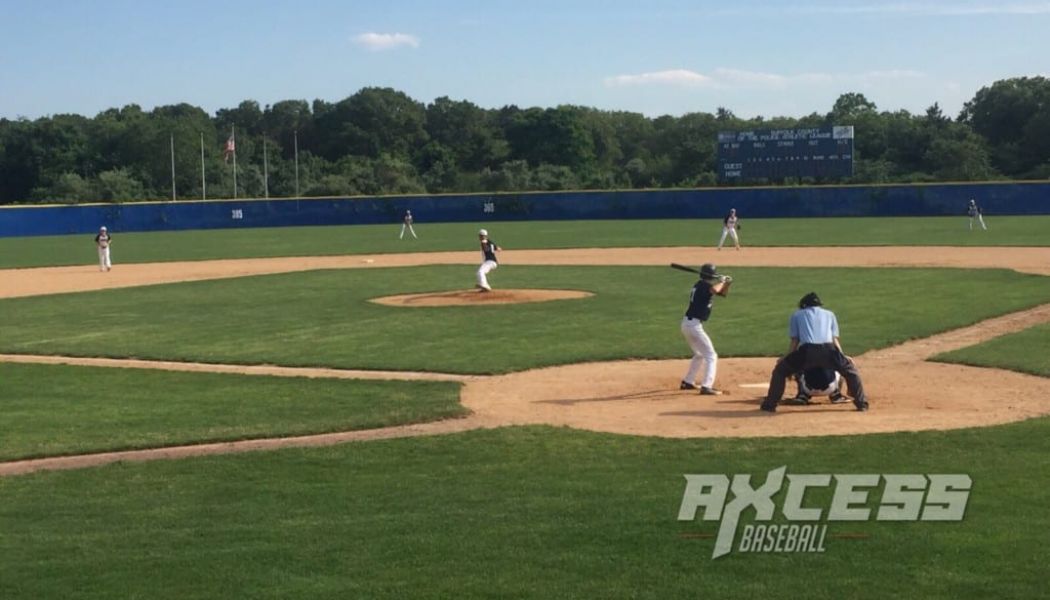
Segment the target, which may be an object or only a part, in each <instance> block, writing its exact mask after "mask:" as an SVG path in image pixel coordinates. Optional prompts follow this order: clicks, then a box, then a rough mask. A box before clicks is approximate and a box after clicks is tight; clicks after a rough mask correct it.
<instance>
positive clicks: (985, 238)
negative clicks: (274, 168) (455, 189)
mask: <svg viewBox="0 0 1050 600" xmlns="http://www.w3.org/2000/svg"><path fill="white" fill-rule="evenodd" d="M743 217H744V220H742V221H741V223H742V226H743V229H742V230H741V232H740V234H741V239H742V241H743V244H744V245H745V246H822V245H828V246H868V245H872V246H900V245H930V246H1046V245H1050V236H1048V235H1047V234H1046V232H1047V231H1048V230H1050V216H1025V217H994V216H992V217H988V226H989V230H988V231H968V230H967V222H968V221H967V217H965V216H959V217H867V218H847V217H843V218H825V219H818V218H807V219H748V218H747V215H743ZM479 227H486V228H488V229H489V231H490V232H491V233H492V237H493V239H495V240H497V241H498V242H499V243H500V245H503V246H505V247H507V248H514V249H525V248H590V247H634V246H697V245H700V246H715V245H716V244H717V243H718V237H719V236H720V235H721V231H722V229H721V228H722V222H721V220H720V219H675V220H630V221H531V222H486V223H433V224H427V223H425V222H423V223H419V224H417V226H416V231H417V233H418V234H419V236H420V239H418V240H412V239H406V240H399V239H398V238H397V234H398V232H399V231H400V224H397V225H394V224H392V225H359V226H332V227H282V228H260V229H223V230H198V231H177V232H149V233H123V232H120V231H114V232H112V233H113V234H114V236H115V238H114V243H113V262H114V264H116V265H120V264H121V263H141V262H162V261H174V260H207V259H220V258H257V257H273V256H320V255H336V254H362V253H364V254H369V253H390V252H433V251H439V250H474V249H476V246H477V243H476V240H477V230H478V228H479ZM815 232H819V233H815ZM93 238H94V235H88V234H84V235H75V236H68V235H67V236H46V237H28V238H0V268H11V267H38V266H48V265H80V264H95V263H96V262H97V260H98V259H97V257H96V255H95V245H94V241H93Z"/></svg>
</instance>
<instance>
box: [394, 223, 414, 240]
mask: <svg viewBox="0 0 1050 600" xmlns="http://www.w3.org/2000/svg"><path fill="white" fill-rule="evenodd" d="M406 227H407V228H408V232H409V233H411V234H412V237H414V238H416V239H417V240H418V239H419V238H418V237H416V230H415V229H412V226H411V225H409V224H407V223H402V224H401V235H399V236H397V239H399V240H400V239H403V238H404V237H405V228H406Z"/></svg>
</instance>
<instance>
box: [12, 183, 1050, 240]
mask: <svg viewBox="0 0 1050 600" xmlns="http://www.w3.org/2000/svg"><path fill="white" fill-rule="evenodd" d="M970 198H976V199H977V203H978V204H980V205H981V207H982V208H983V209H984V211H985V213H986V214H991V215H1037V214H1050V183H1043V182H1038V183H967V184H937V185H888V186H840V187H838V186H820V187H764V188H718V189H695V190H646V191H600V192H549V193H520V194H466V195H441V196H383V197H368V198H310V199H282V200H218V201H209V202H201V201H179V202H148V203H128V204H81V205H47V206H9V207H0V237H12V236H35V235H62V234H71V233H90V232H94V231H96V230H97V229H98V227H99V226H100V225H106V226H108V227H109V229H110V230H112V231H171V230H184V229H222V228H240V227H283V226H290V225H359V224H379V223H397V222H399V221H400V220H401V215H402V214H403V213H404V211H405V210H411V211H412V214H413V215H414V216H415V217H416V220H417V221H420V222H424V223H425V222H430V223H438V222H479V223H483V222H486V221H543V220H574V219H679V218H686V219H698V218H719V217H721V216H723V215H724V214H725V213H726V212H727V211H728V210H729V208H731V207H735V208H736V209H737V211H738V212H739V213H740V215H741V216H742V217H744V218H768V217H867V216H880V217H885V216H940V215H963V214H965V212H966V204H967V201H968V200H969V199H970Z"/></svg>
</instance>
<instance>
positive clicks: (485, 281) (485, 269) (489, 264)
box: [478, 260, 499, 290]
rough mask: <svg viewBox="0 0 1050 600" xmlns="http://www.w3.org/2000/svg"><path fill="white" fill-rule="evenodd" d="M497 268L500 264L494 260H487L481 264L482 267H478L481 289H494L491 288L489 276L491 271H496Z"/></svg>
mask: <svg viewBox="0 0 1050 600" xmlns="http://www.w3.org/2000/svg"><path fill="white" fill-rule="evenodd" d="M497 267H499V263H498V262H496V261H494V260H486V261H485V262H483V263H481V266H480V267H478V286H479V287H481V289H484V290H491V289H492V288H491V287H490V286H489V278H488V274H489V271H494V270H495V269H496V268H497Z"/></svg>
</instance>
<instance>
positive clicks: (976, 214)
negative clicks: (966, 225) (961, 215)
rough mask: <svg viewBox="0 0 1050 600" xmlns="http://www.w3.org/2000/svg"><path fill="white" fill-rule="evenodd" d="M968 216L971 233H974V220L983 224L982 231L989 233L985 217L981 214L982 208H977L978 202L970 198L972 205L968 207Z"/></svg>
mask: <svg viewBox="0 0 1050 600" xmlns="http://www.w3.org/2000/svg"><path fill="white" fill-rule="evenodd" d="M966 214H968V215H970V231H973V220H974V219H977V222H978V223H980V224H981V229H983V230H985V231H987V230H988V226H987V225H985V224H984V216H983V215H982V214H981V207H980V206H977V201H976V200H974V199H973V198H970V204H969V206H967V207H966Z"/></svg>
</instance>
